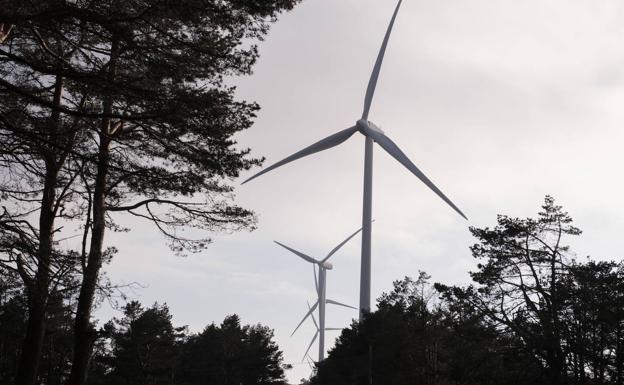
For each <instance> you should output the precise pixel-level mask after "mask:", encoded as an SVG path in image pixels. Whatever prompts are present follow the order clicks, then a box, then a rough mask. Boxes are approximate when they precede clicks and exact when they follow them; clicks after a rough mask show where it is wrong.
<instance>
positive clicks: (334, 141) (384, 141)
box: [243, 0, 468, 320]
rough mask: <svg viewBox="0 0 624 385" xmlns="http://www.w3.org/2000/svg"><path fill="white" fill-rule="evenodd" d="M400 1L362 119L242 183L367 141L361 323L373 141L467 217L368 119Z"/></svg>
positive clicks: (366, 292)
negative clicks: (356, 139)
mask: <svg viewBox="0 0 624 385" xmlns="http://www.w3.org/2000/svg"><path fill="white" fill-rule="evenodd" d="M401 2H402V0H399V2H398V4H397V6H396V8H395V10H394V14H393V15H392V19H391V20H390V25H389V26H388V29H387V31H386V35H385V37H384V40H383V43H382V44H381V49H380V50H379V54H378V56H377V60H376V61H375V65H374V67H373V72H372V74H371V77H370V80H369V81H368V87H367V88H366V95H365V97H364V110H363V111H362V116H361V117H360V119H358V120H357V122H356V123H355V125H354V126H352V127H349V128H347V129H345V130H342V131H338V132H337V133H335V134H333V135H330V136H328V137H326V138H325V139H321V140H320V141H318V142H316V143H314V144H312V145H310V146H308V147H306V148H304V149H303V150H301V151H299V152H296V153H294V154H292V155H290V156H289V157H287V158H285V159H283V160H281V161H279V162H277V163H275V164H273V165H272V166H269V167H267V168H265V169H264V170H262V171H260V172H259V173H257V174H255V175H253V176H252V177H250V178H249V179H247V180H245V181H244V182H243V184H245V183H247V182H249V181H250V180H252V179H254V178H257V177H259V176H260V175H262V174H265V173H267V172H269V171H271V170H274V169H276V168H278V167H280V166H283V165H285V164H287V163H290V162H292V161H294V160H297V159H300V158H303V157H304V156H308V155H312V154H314V153H317V152H320V151H324V150H327V149H329V148H332V147H335V146H337V145H339V144H341V143H343V142H344V141H346V140H347V139H349V138H350V137H351V136H352V135H353V134H355V133H356V132H358V131H359V132H360V133H361V134H362V135H364V136H365V138H366V142H365V145H364V194H363V208H362V228H363V232H362V260H361V268H360V269H361V270H360V320H362V317H363V315H364V313H368V312H369V311H370V290H371V284H370V282H371V215H372V214H371V213H372V195H373V191H372V185H373V142H375V143H377V144H378V145H379V146H380V147H381V148H382V149H384V150H385V151H386V152H387V153H388V154H390V156H392V157H393V158H394V159H396V160H397V161H398V162H399V163H401V164H402V165H403V166H404V167H405V168H407V169H408V170H409V171H410V172H411V173H412V174H414V175H415V176H416V177H417V178H418V179H420V180H421V181H422V182H423V183H424V184H425V185H426V186H427V187H429V188H430V189H431V190H432V191H433V192H434V193H436V194H437V195H438V196H439V197H440V198H441V199H442V200H443V201H444V202H446V203H447V204H448V205H449V206H451V207H452V208H453V210H455V211H456V212H457V213H459V215H461V216H462V217H463V218H464V219H468V218H466V216H465V215H464V213H462V212H461V210H460V209H459V208H458V207H457V206H455V204H454V203H453V202H451V200H450V199H449V198H447V197H446V195H444V193H443V192H442V191H440V189H438V188H437V187H436V186H435V185H434V184H433V182H431V180H429V178H427V176H426V175H425V174H424V173H423V172H422V171H420V170H419V169H418V167H416V165H415V164H414V163H412V161H411V160H410V159H409V158H408V157H407V155H405V154H404V153H403V151H401V149H400V148H399V147H398V146H397V145H396V144H395V143H394V142H393V141H392V140H391V139H390V138H388V137H387V136H386V134H385V133H384V132H383V131H382V130H381V129H380V128H379V127H378V126H376V125H375V124H374V123H373V122H371V121H370V120H368V114H369V111H370V107H371V103H372V101H373V95H374V93H375V87H376V86H377V79H378V78H379V71H380V69H381V64H382V62H383V58H384V54H385V52H386V47H387V45H388V40H389V38H390V33H391V32H392V26H393V25H394V20H395V19H396V16H397V13H398V12H399V8H400V6H401Z"/></svg>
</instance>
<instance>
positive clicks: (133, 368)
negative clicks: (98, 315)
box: [0, 276, 286, 385]
mask: <svg viewBox="0 0 624 385" xmlns="http://www.w3.org/2000/svg"><path fill="white" fill-rule="evenodd" d="M0 284H1V285H2V292H1V293H2V297H1V299H0V301H1V302H0V382H1V383H3V384H8V383H10V382H11V381H12V380H13V379H14V378H15V374H16V370H17V366H18V362H19V361H18V360H19V351H20V348H21V342H22V338H23V335H24V328H25V327H26V324H25V318H26V317H25V316H26V313H27V308H26V306H25V303H26V301H25V299H24V298H23V295H22V294H21V291H20V290H17V285H16V284H15V282H13V283H12V282H11V280H10V279H9V277H6V276H4V277H2V279H1V280H0ZM122 310H123V316H122V317H121V318H119V319H117V318H114V319H113V320H111V321H109V322H107V323H106V324H104V325H103V326H102V327H100V328H99V329H98V330H97V331H95V333H96V336H94V347H93V353H92V358H91V360H90V366H89V375H88V377H87V378H88V379H87V384H90V385H121V384H127V385H200V384H202V385H203V384H215V385H228V384H248V385H252V384H258V385H265V384H266V385H269V384H273V385H285V384H286V382H285V379H284V366H283V362H282V361H283V357H282V352H281V351H280V350H279V348H278V347H277V345H276V344H275V342H274V341H273V331H272V330H271V329H269V328H268V327H266V326H262V325H241V322H240V319H239V318H238V316H236V315H231V316H228V317H226V318H225V319H224V320H223V322H222V323H221V324H220V325H216V324H214V323H213V324H210V325H208V326H206V328H205V329H204V330H203V331H202V332H200V333H190V332H189V331H188V330H187V328H186V327H175V326H174V325H173V324H172V322H171V318H172V316H171V314H170V312H169V308H168V307H167V306H166V305H159V304H154V305H152V306H150V307H148V308H144V307H143V306H141V304H140V303H139V302H136V301H131V302H129V303H127V304H126V305H125V306H124V307H123V309H122ZM72 313H73V309H72V308H71V306H69V305H68V303H67V299H64V298H55V300H53V301H51V302H50V304H49V312H48V319H47V321H48V322H47V328H46V334H45V339H44V344H43V349H42V355H41V364H40V372H39V375H38V376H37V383H38V384H45V385H61V384H64V383H65V382H66V381H67V379H68V378H69V375H70V369H71V360H72V347H73V346H72V340H73V336H72V323H73V316H72Z"/></svg>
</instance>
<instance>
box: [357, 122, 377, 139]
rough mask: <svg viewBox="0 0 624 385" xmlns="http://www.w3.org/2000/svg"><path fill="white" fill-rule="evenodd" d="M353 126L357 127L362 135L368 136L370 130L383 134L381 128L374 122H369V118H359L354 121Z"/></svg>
mask: <svg viewBox="0 0 624 385" xmlns="http://www.w3.org/2000/svg"><path fill="white" fill-rule="evenodd" d="M355 127H357V129H358V131H360V132H361V133H362V135H365V136H370V135H369V133H370V131H375V132H377V133H380V134H384V132H383V130H382V129H381V128H380V127H379V126H377V125H376V124H375V123H373V122H371V121H370V120H366V119H359V120H358V121H357V122H356V123H355ZM373 140H374V139H373Z"/></svg>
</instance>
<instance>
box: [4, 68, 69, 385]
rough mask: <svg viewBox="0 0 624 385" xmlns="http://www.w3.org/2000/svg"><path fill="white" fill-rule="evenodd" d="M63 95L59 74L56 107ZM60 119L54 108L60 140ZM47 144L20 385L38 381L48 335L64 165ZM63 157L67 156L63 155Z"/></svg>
mask: <svg viewBox="0 0 624 385" xmlns="http://www.w3.org/2000/svg"><path fill="white" fill-rule="evenodd" d="M62 94H63V79H62V78H61V77H57V80H56V84H55V89H54V99H53V104H54V106H60V105H61V97H62ZM59 121H60V114H59V112H58V111H53V112H52V114H51V116H50V125H49V129H50V137H51V138H52V140H56V139H57V138H56V133H57V132H58V130H59ZM44 147H45V148H44V149H42V150H41V153H42V155H43V158H44V159H45V176H44V182H43V193H42V197H41V211H40V213H39V236H38V242H39V246H38V250H37V255H36V259H37V271H36V273H35V277H34V279H31V278H29V277H28V276H27V274H26V273H25V272H23V270H22V269H20V275H21V276H22V279H23V281H24V284H25V286H26V288H27V298H28V320H27V321H26V334H25V336H24V341H23V343H22V351H21V354H20V358H19V364H18V368H17V374H16V376H15V384H16V385H34V384H35V382H36V380H37V372H38V370H39V362H40V358H41V351H42V348H43V338H44V334H45V320H46V306H47V302H48V296H49V291H50V262H51V258H52V245H53V241H54V219H55V217H56V212H55V203H56V199H57V197H56V186H57V182H58V181H57V177H58V170H59V169H60V168H61V167H62V162H61V160H59V161H57V159H56V156H55V151H56V149H49V148H47V145H45V146H44ZM61 159H63V158H62V157H61ZM18 263H19V262H18ZM18 268H19V266H18Z"/></svg>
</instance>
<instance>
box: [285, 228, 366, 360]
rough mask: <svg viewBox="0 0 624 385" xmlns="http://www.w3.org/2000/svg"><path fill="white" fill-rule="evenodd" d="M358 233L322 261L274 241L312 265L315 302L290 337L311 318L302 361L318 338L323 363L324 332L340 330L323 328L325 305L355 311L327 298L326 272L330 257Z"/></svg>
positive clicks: (335, 248) (329, 267)
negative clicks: (311, 332) (311, 329)
mask: <svg viewBox="0 0 624 385" xmlns="http://www.w3.org/2000/svg"><path fill="white" fill-rule="evenodd" d="M360 231H362V229H358V231H356V232H355V233H353V234H351V235H349V237H347V239H345V240H344V241H342V242H340V244H339V245H338V246H336V247H334V248H333V249H332V251H330V252H329V254H327V256H325V258H323V259H315V258H312V257H310V256H309V255H306V254H304V253H302V252H300V251H297V250H295V249H293V248H290V247H288V246H286V245H284V244H282V243H279V242H277V241H274V242H275V243H277V244H278V245H280V246H282V247H283V248H285V249H286V250H288V251H290V252H292V253H293V254H295V255H297V256H298V257H300V258H301V259H303V260H305V261H306V262H310V263H311V264H312V268H313V269H314V285H315V286H316V294H317V299H316V302H315V303H314V305H312V306H311V307H310V305H309V304H308V312H307V313H306V315H305V316H303V319H302V320H301V322H299V324H298V325H297V327H296V328H295V330H293V332H292V334H291V336H292V335H293V334H295V332H296V331H297V329H299V327H300V326H301V324H303V322H304V321H305V320H306V318H308V317H310V316H312V320H313V321H314V325H315V326H316V333H315V334H314V337H313V338H312V341H311V342H310V345H309V346H308V349H307V350H306V352H305V354H304V355H303V357H304V359H305V356H306V355H307V354H308V351H310V347H311V346H312V344H313V343H314V341H316V338H317V337H319V355H318V359H319V361H323V358H324V356H325V331H326V330H340V329H335V328H326V327H325V305H326V304H328V303H329V304H332V305H338V306H344V307H348V308H351V309H355V310H357V308H355V307H353V306H349V305H345V304H343V303H340V302H338V301H334V300H332V299H329V298H327V270H331V269H333V265H332V264H331V263H329V262H328V260H329V258H331V257H332V255H334V254H335V253H336V252H337V251H338V250H340V248H341V247H342V246H344V245H345V243H347V242H349V240H351V238H353V237H355V236H356V235H357V234H358V233H359V232H360ZM317 266H318V269H319V273H318V279H317V277H316V267H317ZM317 307H318V313H319V314H318V319H319V322H318V323H317V322H316V319H315V318H314V314H313V313H314V310H316V308H317Z"/></svg>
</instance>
